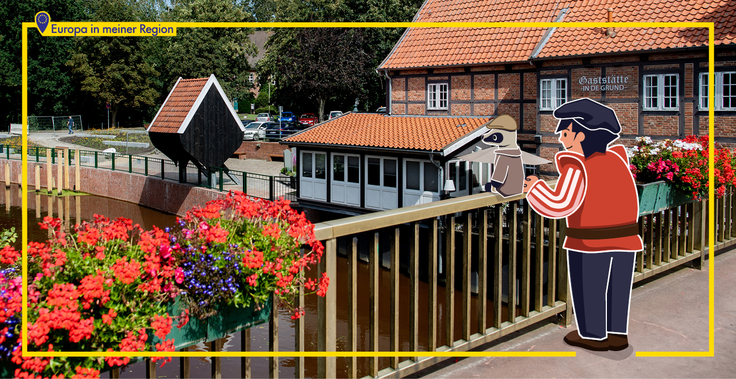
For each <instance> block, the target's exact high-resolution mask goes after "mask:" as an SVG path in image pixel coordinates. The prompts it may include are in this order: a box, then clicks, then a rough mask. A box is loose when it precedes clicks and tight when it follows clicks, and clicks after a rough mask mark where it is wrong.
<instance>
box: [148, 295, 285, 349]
mask: <svg viewBox="0 0 736 379" xmlns="http://www.w3.org/2000/svg"><path fill="white" fill-rule="evenodd" d="M179 299H180V297H177V298H176V299H175V301H174V302H173V303H171V304H169V305H168V307H167V311H168V312H169V315H171V316H173V317H176V316H177V315H179V314H181V312H182V311H181V310H182V308H184V307H183V306H181V305H180V303H179ZM260 306H261V308H260V309H258V310H256V309H255V307H254V306H253V304H251V306H249V307H245V308H236V307H235V306H231V305H230V306H229V305H225V306H220V307H218V312H217V314H215V315H213V316H210V317H208V318H206V319H204V320H200V319H198V318H197V317H194V316H191V315H190V316H189V322H188V323H187V324H186V325H184V326H183V327H182V328H178V327H177V326H176V325H174V326H172V328H171V332H169V334H167V335H166V339H170V338H173V339H174V347H175V348H176V349H177V350H180V349H183V348H185V347H188V346H192V345H196V344H197V343H199V342H203V343H205V342H210V341H214V340H217V339H220V338H224V337H225V336H226V335H228V334H231V333H235V332H238V331H241V330H243V329H248V328H250V327H253V326H256V325H260V324H263V323H265V322H266V321H268V318H269V317H270V315H271V311H272V309H271V308H272V307H273V304H272V300H271V299H269V300H268V301H267V302H266V303H264V304H260ZM151 337H153V343H154V344H156V343H160V342H162V341H161V339H159V338H158V337H156V336H154V335H153V333H149V338H151Z"/></svg>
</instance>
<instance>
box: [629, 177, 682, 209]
mask: <svg viewBox="0 0 736 379" xmlns="http://www.w3.org/2000/svg"><path fill="white" fill-rule="evenodd" d="M636 190H637V192H638V193H639V216H644V215H648V214H652V213H657V212H660V211H663V210H665V209H668V208H672V207H676V206H678V205H682V204H687V203H690V202H692V201H693V199H692V196H688V194H687V193H685V192H684V191H681V190H678V189H677V188H675V186H673V185H672V184H670V183H667V182H665V181H662V180H659V181H656V182H652V183H646V184H638V183H637V185H636Z"/></svg>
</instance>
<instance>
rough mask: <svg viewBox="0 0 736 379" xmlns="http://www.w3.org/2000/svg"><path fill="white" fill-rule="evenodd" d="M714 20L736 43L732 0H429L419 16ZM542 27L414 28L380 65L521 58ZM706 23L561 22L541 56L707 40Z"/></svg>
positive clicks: (719, 34) (725, 39)
mask: <svg viewBox="0 0 736 379" xmlns="http://www.w3.org/2000/svg"><path fill="white" fill-rule="evenodd" d="M564 8H569V11H568V12H567V14H566V15H565V17H564V19H563V20H562V21H563V22H605V21H607V17H608V13H607V10H608V8H613V21H614V22H627V21H629V22H676V21H679V22H685V21H691V22H693V21H700V22H715V26H716V36H715V37H716V44H733V43H736V3H734V2H732V1H728V0H680V1H672V0H577V1H575V0H571V1H558V0H541V1H532V0H427V3H426V4H425V5H424V6H423V7H422V9H421V10H420V11H419V12H418V13H417V15H416V17H415V19H414V21H417V22H549V21H554V20H555V19H556V18H557V17H558V15H559V14H560V11H561V10H562V9H564ZM547 30H548V29H543V28H504V29H496V28H409V29H408V30H407V32H406V33H405V35H404V36H403V37H402V39H401V40H400V41H399V42H398V43H397V45H396V46H395V47H394V50H393V51H392V52H391V53H390V54H389V56H388V57H387V58H386V59H385V60H384V62H383V63H382V64H381V65H380V66H379V68H380V69H384V68H386V69H401V68H423V67H442V66H466V65H482V64H486V63H507V62H522V61H526V60H528V59H530V57H531V55H532V53H533V51H534V49H535V47H537V45H538V44H539V43H540V42H541V41H542V38H543V36H544V34H545V32H546V31H547ZM707 41H708V33H707V30H706V29H682V28H668V29H662V28H636V29H634V28H616V36H615V37H607V36H606V35H605V30H604V29H603V28H586V29H581V28H557V29H555V31H554V33H552V36H551V38H550V39H549V41H548V42H547V43H546V44H545V45H544V49H543V50H542V51H541V53H539V54H538V55H537V58H551V57H562V56H576V55H589V54H599V53H623V52H632V51H645V50H653V49H656V50H659V49H671V48H686V47H696V46H705V45H707Z"/></svg>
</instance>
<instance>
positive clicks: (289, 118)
mask: <svg viewBox="0 0 736 379" xmlns="http://www.w3.org/2000/svg"><path fill="white" fill-rule="evenodd" d="M279 121H281V122H296V121H297V119H296V116H294V114H293V113H291V112H281V117H280V118H279Z"/></svg>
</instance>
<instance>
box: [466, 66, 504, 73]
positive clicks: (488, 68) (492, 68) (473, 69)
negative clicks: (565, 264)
mask: <svg viewBox="0 0 736 379" xmlns="http://www.w3.org/2000/svg"><path fill="white" fill-rule="evenodd" d="M505 69H506V66H504V65H496V66H477V67H471V68H470V71H471V72H479V71H501V70H505Z"/></svg>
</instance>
